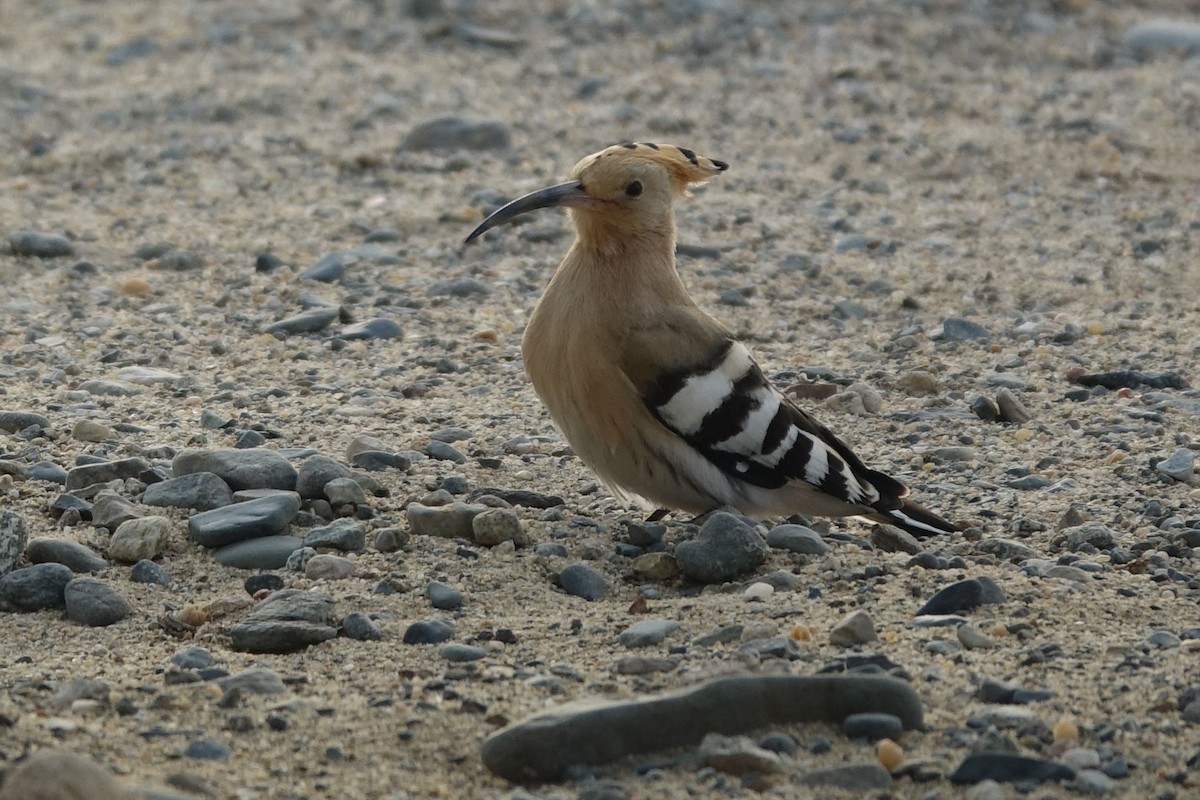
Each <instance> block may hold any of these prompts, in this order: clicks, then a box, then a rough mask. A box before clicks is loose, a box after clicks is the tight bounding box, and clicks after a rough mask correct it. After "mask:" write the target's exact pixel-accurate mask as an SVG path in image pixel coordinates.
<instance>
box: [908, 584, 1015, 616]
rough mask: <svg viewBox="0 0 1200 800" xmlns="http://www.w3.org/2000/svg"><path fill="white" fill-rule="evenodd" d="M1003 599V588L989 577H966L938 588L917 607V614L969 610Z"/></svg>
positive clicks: (950, 612)
mask: <svg viewBox="0 0 1200 800" xmlns="http://www.w3.org/2000/svg"><path fill="white" fill-rule="evenodd" d="M1005 599H1006V597H1005V594H1004V590H1003V589H1001V588H1000V586H999V584H997V583H996V582H995V581H994V580H992V579H991V578H987V577H979V578H967V579H966V580H961V581H958V582H957V583H952V584H950V585H949V586H945V587H943V588H941V589H939V590H938V591H937V593H936V594H934V596H933V597H931V598H929V601H928V602H927V603H925V605H923V606H921V607H920V608H919V609H917V616H924V615H926V614H954V613H956V612H959V611H970V610H972V609H974V608H978V607H979V606H982V605H991V604H995V603H1003V602H1004V601H1005Z"/></svg>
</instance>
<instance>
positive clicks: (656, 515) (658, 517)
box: [642, 508, 671, 522]
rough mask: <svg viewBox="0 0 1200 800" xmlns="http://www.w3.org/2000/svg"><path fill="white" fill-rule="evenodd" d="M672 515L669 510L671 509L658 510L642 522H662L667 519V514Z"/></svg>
mask: <svg viewBox="0 0 1200 800" xmlns="http://www.w3.org/2000/svg"><path fill="white" fill-rule="evenodd" d="M670 513H671V509H669V508H656V509H654V511H653V512H652V513H651V514H650V516H648V517H646V518H645V519H644V520H642V521H643V522H660V521H661V520H662V518H663V517H665V516H666V515H667V514H670Z"/></svg>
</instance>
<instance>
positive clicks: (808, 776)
mask: <svg viewBox="0 0 1200 800" xmlns="http://www.w3.org/2000/svg"><path fill="white" fill-rule="evenodd" d="M796 783H798V784H800V785H801V786H829V787H833V788H836V789H842V790H845V791H852V792H869V791H874V790H880V791H889V790H891V789H892V788H893V786H892V776H891V774H890V773H889V772H888V771H887V770H886V769H884V768H883V767H882V766H880V765H879V764H878V763H875V762H872V763H869V764H840V765H838V766H836V767H822V768H821V769H814V770H810V771H808V772H806V773H804V774H803V775H801V776H800V777H799V778H797V779H796ZM860 796H861V795H860Z"/></svg>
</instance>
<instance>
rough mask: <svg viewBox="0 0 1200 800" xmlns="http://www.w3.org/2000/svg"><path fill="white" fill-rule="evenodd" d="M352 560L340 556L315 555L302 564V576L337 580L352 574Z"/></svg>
mask: <svg viewBox="0 0 1200 800" xmlns="http://www.w3.org/2000/svg"><path fill="white" fill-rule="evenodd" d="M355 572H356V567H355V566H354V562H353V561H350V560H349V559H346V558H342V557H341V556H331V555H315V556H313V557H312V558H310V559H309V560H308V563H307V564H305V565H304V576H305V577H306V578H308V579H309V580H314V581H316V580H327V581H339V580H344V579H345V578H350V577H353V576H354V573H355Z"/></svg>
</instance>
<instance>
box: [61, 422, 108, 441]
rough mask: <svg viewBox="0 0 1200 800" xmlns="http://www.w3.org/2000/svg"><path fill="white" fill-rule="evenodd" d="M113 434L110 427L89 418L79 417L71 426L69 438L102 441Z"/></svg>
mask: <svg viewBox="0 0 1200 800" xmlns="http://www.w3.org/2000/svg"><path fill="white" fill-rule="evenodd" d="M115 435H116V434H114V433H113V430H112V428H110V427H108V426H107V425H102V424H101V423H99V422H93V421H92V420H90V419H81V420H79V421H78V422H76V423H75V425H74V427H72V428H71V438H72V439H77V440H79V441H81V442H104V441H107V440H109V439H112V438H113V437H114V436H115Z"/></svg>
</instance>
